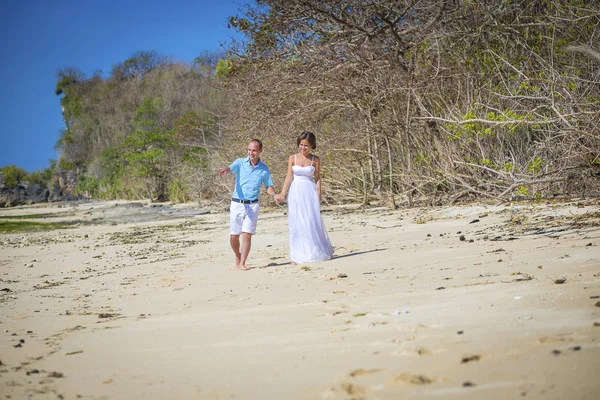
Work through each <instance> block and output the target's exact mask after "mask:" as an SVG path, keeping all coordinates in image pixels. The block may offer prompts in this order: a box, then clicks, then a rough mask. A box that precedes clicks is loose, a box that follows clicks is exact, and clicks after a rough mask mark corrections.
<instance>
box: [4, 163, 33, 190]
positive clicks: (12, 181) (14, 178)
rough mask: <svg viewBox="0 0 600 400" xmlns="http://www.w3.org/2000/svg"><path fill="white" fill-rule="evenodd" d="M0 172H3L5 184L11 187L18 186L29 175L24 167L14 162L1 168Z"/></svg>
mask: <svg viewBox="0 0 600 400" xmlns="http://www.w3.org/2000/svg"><path fill="white" fill-rule="evenodd" d="M0 172H2V178H3V179H4V185H6V187H9V188H14V187H17V186H18V185H20V184H21V182H22V181H23V180H24V179H25V177H26V176H27V172H25V170H24V169H23V168H18V167H17V166H16V165H14V164H12V165H7V166H5V167H2V168H0Z"/></svg>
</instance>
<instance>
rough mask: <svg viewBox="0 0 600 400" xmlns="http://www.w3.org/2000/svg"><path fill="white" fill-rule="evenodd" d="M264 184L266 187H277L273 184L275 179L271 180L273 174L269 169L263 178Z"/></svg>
mask: <svg viewBox="0 0 600 400" xmlns="http://www.w3.org/2000/svg"><path fill="white" fill-rule="evenodd" d="M263 182H264V184H265V187H269V186H275V185H274V184H273V178H271V172H270V171H269V170H268V169H267V172H266V174H265V177H264V178H263Z"/></svg>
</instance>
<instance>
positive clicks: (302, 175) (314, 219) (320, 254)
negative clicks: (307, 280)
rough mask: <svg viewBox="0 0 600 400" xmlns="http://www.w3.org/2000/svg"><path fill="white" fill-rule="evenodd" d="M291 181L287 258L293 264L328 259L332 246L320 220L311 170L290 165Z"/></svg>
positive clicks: (313, 168) (309, 167) (308, 167)
mask: <svg viewBox="0 0 600 400" xmlns="http://www.w3.org/2000/svg"><path fill="white" fill-rule="evenodd" d="M292 172H293V173H294V180H293V181H292V183H291V185H290V190H289V193H288V199H287V203H288V225H289V232H290V259H291V260H292V261H294V262H295V263H297V264H301V263H309V262H315V261H325V260H329V259H330V258H331V257H332V256H333V247H332V246H331V243H330V242H329V237H328V236H327V231H326V230H325V226H324V225H323V220H322V219H321V206H320V204H319V195H318V193H317V185H316V184H315V183H314V182H313V181H312V176H313V173H314V172H315V167H314V166H313V165H312V163H311V165H309V166H307V167H301V166H298V165H294V166H292Z"/></svg>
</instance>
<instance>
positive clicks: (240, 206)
mask: <svg viewBox="0 0 600 400" xmlns="http://www.w3.org/2000/svg"><path fill="white" fill-rule="evenodd" d="M296 142H297V145H298V152H297V153H296V154H293V155H291V156H290V157H289V159H288V171H287V176H286V178H285V182H284V183H283V188H282V189H281V193H280V194H277V193H276V192H275V189H273V179H272V178H271V173H270V171H269V168H268V167H267V165H266V164H264V163H263V162H262V161H261V160H260V154H261V153H262V151H263V148H262V147H263V146H262V142H261V141H260V140H258V139H253V140H251V141H250V143H248V157H245V158H238V159H237V160H235V161H234V162H233V163H232V164H231V165H230V166H228V167H226V168H223V169H222V170H221V171H220V172H219V175H220V176H223V175H225V174H231V173H233V174H235V188H234V190H233V195H232V198H231V206H230V238H229V241H230V244H231V248H232V250H233V252H234V254H235V268H236V269H241V270H249V269H250V268H248V267H247V266H246V259H247V258H248V254H249V253H250V248H251V246H252V235H254V233H256V222H257V220H258V211H259V204H258V195H259V194H260V188H261V187H262V186H263V185H264V186H265V187H266V188H267V193H268V194H270V195H271V196H273V198H274V199H275V201H276V202H277V203H282V202H284V201H286V199H287V204H288V225H289V240H290V260H291V263H292V264H300V263H308V262H314V261H324V260H329V259H330V258H331V257H332V256H333V247H332V246H331V243H330V242H329V237H328V236H327V231H325V226H324V225H323V220H322V219H321V213H320V212H321V177H320V172H321V160H320V159H319V157H317V156H314V155H311V151H312V150H314V149H315V148H316V147H317V140H316V138H315V135H314V134H313V133H312V132H302V133H301V134H300V135H299V136H298V138H297V140H296ZM240 236H241V240H240Z"/></svg>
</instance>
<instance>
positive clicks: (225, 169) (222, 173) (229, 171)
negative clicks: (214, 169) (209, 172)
mask: <svg viewBox="0 0 600 400" xmlns="http://www.w3.org/2000/svg"><path fill="white" fill-rule="evenodd" d="M230 173H231V168H229V167H225V168H223V169H222V170H220V171H219V176H223V175H226V174H230Z"/></svg>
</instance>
